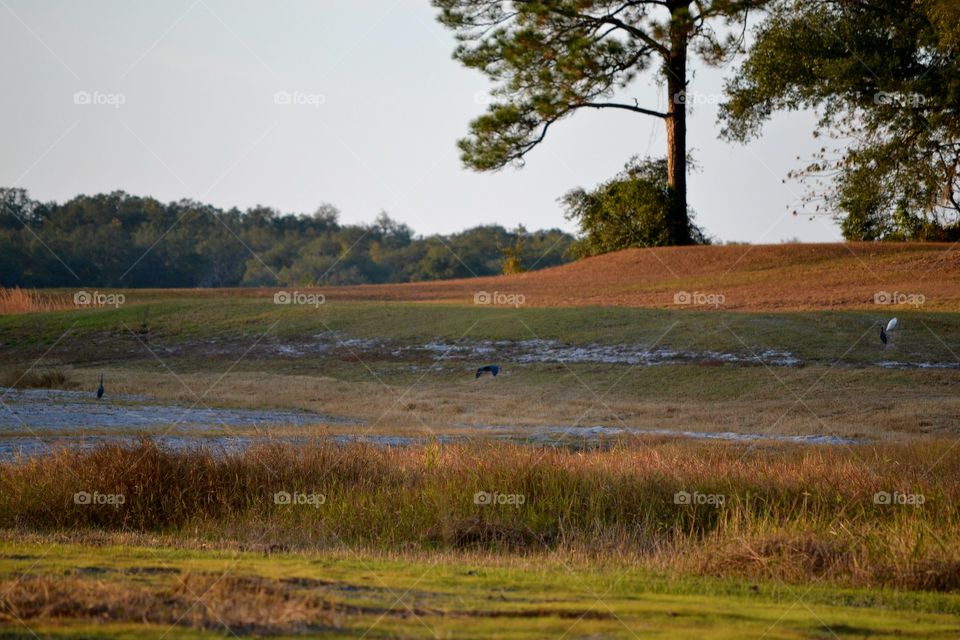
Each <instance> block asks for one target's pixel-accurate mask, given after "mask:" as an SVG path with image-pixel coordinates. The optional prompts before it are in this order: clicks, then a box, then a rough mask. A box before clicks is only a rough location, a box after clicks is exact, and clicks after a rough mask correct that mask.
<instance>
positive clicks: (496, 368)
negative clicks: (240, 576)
mask: <svg viewBox="0 0 960 640" xmlns="http://www.w3.org/2000/svg"><path fill="white" fill-rule="evenodd" d="M485 373H491V374H493V377H494V378H496V377H497V374H498V373H500V365H498V364H488V365H486V366H484V367H480V368H479V369H477V378H479V377H480V376H482V375H483V374H485Z"/></svg>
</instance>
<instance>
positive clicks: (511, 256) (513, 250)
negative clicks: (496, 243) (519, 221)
mask: <svg viewBox="0 0 960 640" xmlns="http://www.w3.org/2000/svg"><path fill="white" fill-rule="evenodd" d="M526 235H527V230H526V229H525V228H524V227H523V225H520V226H519V227H517V230H516V232H515V239H514V241H513V244H510V245H508V246H506V247H501V248H500V255H501V256H502V258H501V260H500V264H501V265H502V269H503V273H504V274H513V273H523V272H524V271H526V269H525V268H524V267H523V243H524V237H525V236H526Z"/></svg>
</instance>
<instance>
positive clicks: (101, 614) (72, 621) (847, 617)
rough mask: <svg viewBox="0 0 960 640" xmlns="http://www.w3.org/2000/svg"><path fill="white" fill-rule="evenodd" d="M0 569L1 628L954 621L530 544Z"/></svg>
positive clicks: (766, 634)
mask: <svg viewBox="0 0 960 640" xmlns="http://www.w3.org/2000/svg"><path fill="white" fill-rule="evenodd" d="M0 581H2V582H0V584H2V589H0V620H2V625H3V626H2V632H0V637H9V638H14V637H16V638H35V637H71V638H80V637H82V638H92V637H104V638H121V637H124V638H125V637H130V638H133V637H138V638H143V637H153V638H187V637H191V638H192V637H224V636H225V635H228V636H229V635H236V636H239V637H244V636H247V635H265V634H269V635H273V636H280V637H283V636H286V635H291V636H292V635H298V634H303V633H307V632H309V634H310V636H312V637H353V638H364V637H366V638H489V637H500V638H544V637H554V638H600V637H615V638H697V639H698V640H704V639H720V638H782V639H792V638H833V637H836V638H864V637H869V638H953V637H957V636H958V635H960V617H958V615H957V614H958V613H960V596H954V595H937V594H912V593H893V592H889V593H878V592H874V593H869V592H865V591H856V590H832V589H828V588H824V587H821V586H817V585H810V586H802V587H799V586H795V587H788V586H786V585H782V584H776V583H769V584H764V583H761V584H734V583H731V582H721V581H716V580H710V579H698V578H686V579H680V578H670V577H665V576H660V575H655V574H651V573H648V572H638V571H636V570H632V569H629V568H624V567H618V566H604V567H597V566H593V567H585V566H581V565H579V564H577V565H576V566H570V565H567V564H564V563H563V562H562V561H559V560H557V559H551V558H535V557H528V558H517V557H514V558H512V559H511V558H508V557H500V558H498V557H489V556H487V557H479V556H466V557H454V556H449V555H445V556H440V557H434V558H419V559H417V558H392V559H391V558H383V557H375V556H371V555H365V554H362V553H354V552H350V551H342V552H337V553H333V554H325V555H314V554H305V555H292V554H283V553H269V554H268V553H251V552H232V551H214V550H184V549H179V550H176V549H172V548H169V547H163V546H160V547H139V546H115V545H113V544H110V543H109V542H107V543H105V544H103V545H102V546H101V545H78V544H69V543H59V542H51V541H47V540H45V539H38V538H32V539H31V541H29V542H28V541H18V540H17V539H16V538H12V537H10V536H6V541H5V542H3V543H0ZM57 584H61V585H66V586H67V587H69V589H68V591H67V592H66V594H65V592H64V590H63V589H58V588H57V587H56V586H55V585H57ZM39 585H46V588H45V589H44V588H43V587H40V588H37V587H38V586H39ZM25 591H29V593H30V596H29V597H27V596H23V595H22V594H23V593H24V592H25ZM103 593H107V594H109V595H108V596H107V597H104V596H103V595H102V594H103ZM92 594H101V595H100V596H99V599H97V598H95V597H94V596H93V595H92ZM147 594H149V597H147ZM244 598H246V600H243V599H244ZM111 603H114V604H111ZM116 603H122V604H116ZM165 607H166V608H167V611H166V613H164V610H165ZM178 607H179V609H178ZM188 607H189V608H188ZM179 614H183V615H182V616H181V617H180V618H179V619H178V615H179ZM138 618H139V619H138ZM144 619H145V620H148V622H142V621H140V620H144Z"/></svg>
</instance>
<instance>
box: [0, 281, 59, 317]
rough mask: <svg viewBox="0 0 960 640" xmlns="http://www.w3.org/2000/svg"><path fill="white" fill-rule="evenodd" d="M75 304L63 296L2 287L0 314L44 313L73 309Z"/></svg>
mask: <svg viewBox="0 0 960 640" xmlns="http://www.w3.org/2000/svg"><path fill="white" fill-rule="evenodd" d="M71 308H73V305H72V304H70V303H69V301H68V300H67V299H66V298H65V297H63V296H49V295H43V294H41V293H38V292H37V291H29V290H27V289H21V288H20V287H13V288H12V289H5V288H3V287H0V315H14V314H20V313H42V312H45V311H59V310H61V309H71Z"/></svg>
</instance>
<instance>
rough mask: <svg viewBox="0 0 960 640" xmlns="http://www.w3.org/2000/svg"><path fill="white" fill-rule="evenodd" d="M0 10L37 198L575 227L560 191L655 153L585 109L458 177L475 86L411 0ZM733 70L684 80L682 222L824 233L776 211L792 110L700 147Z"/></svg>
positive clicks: (118, 2)
mask: <svg viewBox="0 0 960 640" xmlns="http://www.w3.org/2000/svg"><path fill="white" fill-rule="evenodd" d="M0 16H2V19H0V77H2V81H3V89H4V90H3V92H2V94H0V137H2V140H3V143H2V144H3V151H2V155H0V186H8V187H9V186H19V187H23V188H26V189H28V190H29V191H30V193H31V195H32V196H33V197H34V198H36V199H40V200H57V201H63V200H66V199H69V198H71V197H73V196H75V195H77V194H80V193H87V194H91V193H97V192H109V191H113V190H116V189H122V190H124V191H126V192H128V193H131V194H136V195H143V196H147V195H150V196H154V197H156V198H158V199H160V200H162V201H164V202H166V201H170V200H178V199H180V198H195V199H199V200H201V201H204V202H210V203H212V204H214V205H216V206H218V207H223V208H228V207H231V206H237V207H240V208H247V207H250V206H253V205H256V204H263V205H268V206H271V207H275V208H277V209H279V210H281V211H283V212H287V213H289V212H295V213H306V212H312V211H313V210H314V209H316V207H317V206H318V205H319V204H320V203H322V202H330V203H332V204H334V205H336V206H337V207H338V208H339V209H340V210H341V212H342V213H341V221H342V222H348V223H356V222H369V221H372V220H373V218H374V217H375V216H376V215H377V213H378V212H379V211H380V210H381V209H384V210H387V211H388V212H389V213H390V215H391V216H392V217H394V218H396V219H398V220H401V221H403V222H406V223H407V224H409V225H410V226H411V227H413V229H414V230H415V231H416V232H417V233H421V234H429V233H434V232H440V233H449V232H452V231H458V230H461V229H465V228H468V227H472V226H475V225H478V224H488V223H499V224H502V225H504V226H506V227H514V226H516V225H518V224H521V223H522V224H524V225H526V226H527V228H528V229H541V228H551V227H560V228H564V229H566V230H568V231H574V226H573V225H572V224H571V223H570V222H567V221H566V220H565V219H564V218H563V211H562V209H561V207H560V206H559V205H558V203H557V198H558V197H559V196H561V195H562V194H563V193H564V192H566V191H567V190H569V189H571V188H573V187H575V186H586V187H592V186H594V185H595V184H597V183H598V182H600V181H602V180H605V179H607V178H609V177H611V176H613V175H614V174H615V173H616V172H617V171H619V170H620V169H621V168H622V166H623V164H624V163H625V162H626V161H627V160H628V159H629V158H630V156H631V155H634V154H640V155H646V154H650V155H655V156H662V155H664V153H665V152H664V145H665V136H664V131H663V123H662V122H661V121H660V120H659V119H655V118H648V117H645V116H641V115H638V114H632V113H627V112H615V111H613V110H604V111H599V112H589V113H587V112H582V113H578V114H576V115H575V116H574V117H572V118H570V119H568V120H566V121H564V122H562V123H559V124H558V125H555V126H554V128H552V129H551V131H550V135H549V136H548V137H547V140H546V141H545V142H544V143H543V145H541V147H540V148H538V149H536V150H535V151H533V153H531V154H530V155H529V156H528V160H527V164H526V167H524V168H523V169H520V170H517V169H513V168H507V169H504V170H502V171H500V172H498V173H483V174H479V173H475V172H473V171H469V170H466V169H464V168H463V167H462V165H461V163H460V160H459V157H458V150H457V148H456V145H455V143H456V140H457V139H458V138H460V137H462V136H464V135H465V134H466V132H467V125H468V122H469V121H470V120H471V119H472V118H473V117H475V116H476V115H479V114H480V113H482V111H483V109H484V107H483V101H484V96H485V95H486V91H487V89H489V85H488V83H487V81H486V80H485V78H484V77H483V76H481V75H480V74H479V73H477V72H475V71H472V70H468V69H465V68H463V67H462V66H460V65H459V64H458V63H457V62H455V61H454V60H453V59H452V58H451V53H452V51H453V47H454V39H453V37H452V34H451V33H450V32H448V31H447V30H446V29H445V28H444V27H443V26H441V25H440V24H439V23H438V22H436V19H435V16H436V12H435V10H434V9H433V8H431V7H430V5H429V3H428V2H427V1H426V0H382V1H381V0H363V1H362V2H359V1H357V0H312V1H306V0H284V1H282V2H278V1H276V0H275V1H273V2H265V1H263V2H251V1H246V0H243V1H241V0H164V1H162V2H160V1H152V2H146V1H132V0H87V1H84V2H77V1H76V0H58V1H54V0H0ZM732 70H733V69H721V70H713V69H704V68H700V67H698V68H697V69H696V76H695V78H694V79H693V82H692V84H691V86H690V91H691V92H694V93H699V94H702V95H704V96H705V97H703V98H701V99H700V100H701V102H702V103H705V104H698V105H696V106H695V112H694V114H693V115H692V118H691V121H690V131H689V133H688V141H689V143H690V145H691V147H692V151H693V155H694V157H695V158H696V161H697V163H698V165H699V166H700V170H699V171H698V172H696V173H694V174H692V175H691V176H690V178H689V187H690V203H691V205H692V206H693V208H694V209H695V210H696V212H697V221H698V223H699V224H701V225H702V226H704V227H705V228H706V229H707V231H708V232H709V233H710V234H711V235H712V236H714V237H715V238H718V239H720V240H725V241H730V240H739V241H750V242H757V243H764V242H765V243H775V242H780V241H782V240H784V239H788V238H799V239H800V240H803V241H808V242H817V241H828V240H838V239H840V234H839V231H838V229H837V227H836V225H835V224H834V223H832V222H830V221H828V220H822V219H817V220H814V221H809V220H808V219H807V218H806V217H803V216H799V217H794V216H792V215H790V211H791V210H792V209H793V208H794V207H795V206H796V204H795V203H796V202H797V200H798V196H800V195H802V194H803V193H804V187H803V185H800V184H797V183H795V182H787V183H786V184H783V182H782V180H783V179H784V178H785V177H786V174H787V172H788V171H789V170H791V169H793V168H796V167H798V166H799V165H800V162H798V161H797V159H796V158H797V156H798V155H799V156H802V157H803V158H807V157H809V154H810V153H811V152H812V151H813V150H814V149H815V148H816V147H817V146H818V145H817V144H816V142H815V141H814V140H813V138H812V137H811V135H810V130H811V124H812V122H813V118H812V117H811V116H810V115H809V114H785V115H782V116H778V117H777V118H775V120H774V121H773V122H772V123H771V124H770V125H768V126H767V128H766V129H765V133H764V136H763V138H762V139H760V140H758V141H756V142H753V143H751V144H749V145H747V146H736V145H728V144H726V143H723V142H721V141H719V140H718V139H717V126H716V106H715V105H714V104H709V103H711V102H715V99H713V98H711V97H710V95H709V94H715V93H717V92H719V91H720V89H721V86H722V79H723V77H724V76H725V75H726V74H729V73H731V72H732ZM278 92H286V93H285V94H284V96H283V97H289V98H290V102H292V104H277V100H276V99H275V94H277V93H278ZM78 93H79V95H78ZM662 94H663V91H662V89H661V88H659V87H657V86H656V85H654V84H653V81H652V79H651V78H650V77H644V78H642V79H641V80H639V81H638V82H637V83H636V85H635V86H632V87H630V90H629V91H627V92H625V93H624V94H623V95H622V96H621V97H622V98H625V99H629V100H632V99H633V98H636V99H637V100H638V101H639V104H640V105H641V106H648V107H651V106H652V107H656V106H659V107H660V108H662V107H663V105H664V102H665V98H664V97H663V95H662ZM283 97H281V98H280V101H281V102H283ZM78 102H79V104H78Z"/></svg>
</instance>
